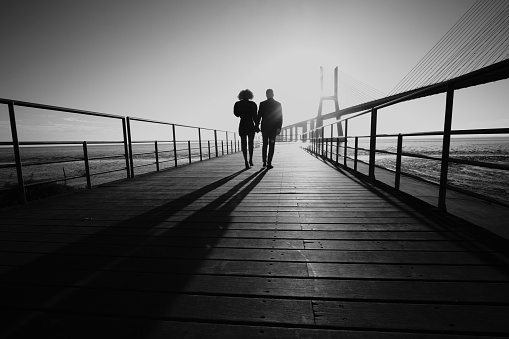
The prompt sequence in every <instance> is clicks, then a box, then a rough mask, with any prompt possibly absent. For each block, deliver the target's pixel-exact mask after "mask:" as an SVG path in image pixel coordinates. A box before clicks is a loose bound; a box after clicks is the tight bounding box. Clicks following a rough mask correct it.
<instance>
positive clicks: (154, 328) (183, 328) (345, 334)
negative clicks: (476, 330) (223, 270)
mask: <svg viewBox="0 0 509 339" xmlns="http://www.w3.org/2000/svg"><path fill="white" fill-rule="evenodd" d="M0 316H2V318H3V319H6V320H7V323H9V324H11V322H9V320H10V319H19V318H31V319H33V321H32V322H31V323H30V325H31V326H30V327H17V328H16V331H15V334H16V337H19V338H28V337H57V338H75V339H89V338H92V337H97V335H98V333H100V334H101V335H102V336H104V337H108V338H115V337H122V338H136V339H138V338H147V339H155V338H201V337H203V336H204V335H205V334H206V337H207V338H211V339H223V338H260V337H267V338H310V339H315V338H316V339H335V338H349V339H375V338H377V339H392V338H397V339H398V338H409V337H411V338H413V337H416V338H424V339H457V338H458V336H457V335H447V334H425V333H409V332H405V333H398V332H378V331H352V330H340V329H324V328H303V327H293V328H287V327H275V326H267V325H261V324H258V325H252V324H249V325H246V324H243V325H235V324H221V323H204V322H196V321H193V322H190V321H185V322H182V321H180V322H179V321H169V320H154V319H133V318H129V319H126V318H120V317H101V316H92V315H83V314H79V315H76V314H68V313H49V314H48V313H44V312H20V311H15V310H2V309H0ZM55 324H58V325H57V326H55ZM77 328H79V329H80V330H79V331H76V329H77ZM0 334H1V332H0ZM476 338H479V339H493V338H495V337H490V336H476Z"/></svg>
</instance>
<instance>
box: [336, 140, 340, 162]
mask: <svg viewBox="0 0 509 339" xmlns="http://www.w3.org/2000/svg"><path fill="white" fill-rule="evenodd" d="M338 163H339V136H338V137H337V138H336V164H338Z"/></svg>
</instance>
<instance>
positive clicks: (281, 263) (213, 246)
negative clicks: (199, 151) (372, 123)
mask: <svg viewBox="0 0 509 339" xmlns="http://www.w3.org/2000/svg"><path fill="white" fill-rule="evenodd" d="M277 150H278V153H277V154H276V157H275V160H276V161H275V168H274V169H272V170H270V171H264V170H261V166H260V165H259V164H260V161H259V160H258V159H259V150H256V162H257V163H258V164H257V166H255V167H254V168H252V169H250V170H243V169H242V168H243V161H242V159H241V158H242V157H241V155H240V154H234V155H229V156H225V157H222V158H216V159H212V160H209V161H206V162H203V163H197V164H194V165H191V166H185V167H181V168H178V169H176V170H168V171H164V172H160V173H156V174H150V175H145V176H140V177H137V178H135V179H132V180H128V181H121V182H116V183H111V184H107V185H104V186H101V187H98V188H95V189H93V190H89V191H82V192H78V193H73V194H70V195H66V196H61V197H56V198H51V199H47V200H45V201H39V202H34V203H30V204H28V205H27V206H20V207H15V208H11V209H8V210H1V211H0V251H1V255H0V270H1V271H0V287H1V288H0V291H1V298H0V300H2V302H1V304H0V309H1V312H2V322H1V323H2V324H3V325H2V326H1V330H0V333H1V334H3V335H6V336H7V337H9V336H10V335H12V336H13V337H16V336H19V337H23V336H24V337H27V335H29V334H32V335H33V334H35V333H37V334H38V337H40V336H41V335H42V334H51V335H49V337H52V338H60V337H72V338H81V337H83V338H84V337H87V338H88V337H90V335H94V336H97V335H102V336H104V335H111V337H133V338H156V337H157V338H159V337H162V336H166V337H175V338H180V337H193V336H196V337H218V338H224V337H240V336H243V337H267V338H274V337H281V336H283V337H286V336H288V337H296V336H298V335H299V336H300V337H317V338H327V337H334V338H336V337H337V336H338V335H346V336H348V337H349V338H370V337H384V336H387V337H394V336H395V335H396V336H397V335H401V337H408V336H409V335H410V334H412V333H413V334H419V335H421V336H422V335H423V334H430V336H433V337H436V335H437V334H442V335H443V336H444V337H447V336H448V335H449V334H477V335H485V336H507V335H509V322H508V321H507V320H508V319H509V261H508V259H507V257H506V256H505V253H503V251H504V250H507V248H506V247H503V246H504V244H500V243H499V242H497V241H496V240H495V239H491V238H490V237H487V236H484V235H483V233H482V232H478V231H477V230H475V229H472V228H470V227H466V226H465V225H462V223H461V222H459V221H457V220H455V219H453V218H450V217H448V216H446V215H443V214H441V213H440V212H437V211H430V210H423V209H422V208H421V207H418V206H409V205H406V204H404V203H403V202H401V201H400V200H398V199H397V198H396V197H394V196H391V195H390V194H389V193H386V192H384V191H381V190H380V189H378V188H376V187H373V186H370V185H369V184H365V183H363V182H361V181H359V180H358V179H356V178H355V177H353V176H351V175H350V174H348V173H342V172H341V171H338V170H336V169H334V168H332V167H331V166H329V165H327V164H325V163H323V162H321V161H319V160H317V159H315V158H313V156H311V155H309V154H308V153H306V152H305V151H303V150H301V149H298V148H297V147H295V146H294V145H278V148H277ZM43 336H44V335H43ZM33 337H35V336H33Z"/></svg>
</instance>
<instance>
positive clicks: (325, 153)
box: [308, 126, 509, 207]
mask: <svg viewBox="0 0 509 339" xmlns="http://www.w3.org/2000/svg"><path fill="white" fill-rule="evenodd" d="M325 127H326V126H323V127H322V128H320V129H319V131H320V132H322V133H320V134H319V135H318V136H316V137H311V138H310V144H309V146H308V150H310V151H311V152H314V153H316V154H318V155H321V156H322V157H323V158H325V159H327V160H329V161H332V162H335V163H336V164H337V165H340V166H343V167H346V168H348V166H347V162H346V159H349V160H351V161H354V171H355V172H357V173H359V172H358V171H357V163H364V164H366V165H368V166H370V167H376V168H381V169H384V170H387V171H389V172H392V173H395V174H396V178H395V188H396V189H399V181H400V176H401V175H405V176H408V177H411V178H413V179H415V180H419V181H423V182H426V183H433V184H434V185H437V186H440V185H441V184H440V183H435V182H432V181H429V180H427V179H424V178H421V177H419V176H416V175H413V174H411V173H407V172H403V171H401V160H399V161H398V160H397V161H396V170H392V169H390V168H387V167H384V166H381V165H378V164H375V163H371V162H369V161H362V160H360V159H358V158H357V153H358V151H364V152H366V153H369V152H372V151H373V152H375V153H380V154H388V155H395V156H396V157H397V159H401V157H403V156H404V157H411V158H420V159H426V160H432V161H437V162H442V163H443V161H444V160H443V159H442V158H441V157H434V156H429V155H425V154H418V153H412V152H403V151H402V144H403V138H404V137H419V136H443V135H444V132H439V131H432V132H413V133H400V134H377V135H375V136H374V137H375V138H394V137H397V138H398V140H397V143H398V144H397V149H398V150H397V151H396V152H394V151H387V150H381V149H376V148H375V149H371V148H369V149H368V148H362V147H359V146H358V142H357V140H358V139H359V138H371V137H372V136H365V135H364V136H342V137H334V136H332V135H331V136H330V137H326V136H325V135H324V132H325V130H326V129H325ZM450 134H451V135H456V136H459V135H497V134H509V128H490V129H464V130H451V131H450ZM351 138H355V140H356V143H355V147H350V146H348V143H347V142H345V141H346V140H348V139H351ZM437 140H440V139H437ZM329 143H330V146H329ZM333 143H336V149H337V151H336V152H334V151H333V149H334V147H333ZM340 143H344V145H340ZM339 148H345V149H350V150H354V152H355V155H356V158H352V157H350V156H348V155H347V153H346V152H345V154H344V155H341V154H340V153H339ZM334 156H336V159H338V158H339V157H340V156H342V157H343V158H344V161H343V163H344V164H343V165H341V164H340V161H339V160H334ZM446 161H447V162H448V163H456V164H464V165H469V166H477V167H483V168H489V169H496V170H503V171H509V165H506V164H499V163H492V162H486V161H476V160H467V159H459V158H454V157H450V156H449V157H447V159H446ZM398 162H399V163H398ZM372 179H375V180H376V178H374V177H372ZM446 188H448V189H453V190H456V187H454V186H452V185H450V184H446ZM457 190H459V191H461V192H462V193H464V194H471V195H472V196H475V197H477V198H483V199H485V200H488V201H490V202H495V203H497V204H499V205H503V206H506V207H509V205H507V204H506V203H503V202H501V201H498V200H496V199H493V198H490V197H486V196H483V195H480V194H479V193H476V192H470V191H468V190H465V189H460V188H458V189H457Z"/></svg>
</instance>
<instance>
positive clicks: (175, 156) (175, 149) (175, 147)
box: [171, 124, 178, 167]
mask: <svg viewBox="0 0 509 339" xmlns="http://www.w3.org/2000/svg"><path fill="white" fill-rule="evenodd" d="M171 127H172V130H173V157H174V158H175V167H177V166H178V162H177V139H175V135H176V133H175V124H172V125H171Z"/></svg>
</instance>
